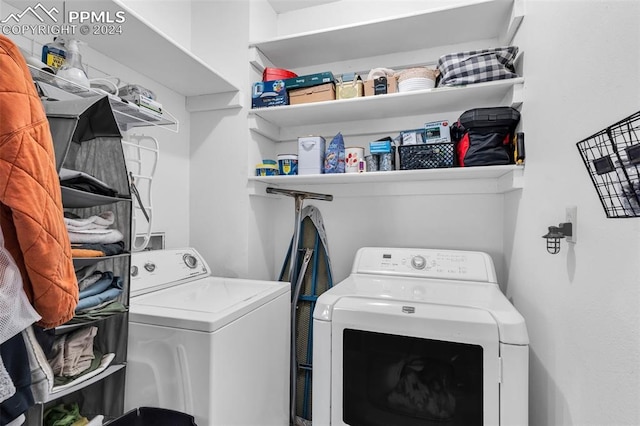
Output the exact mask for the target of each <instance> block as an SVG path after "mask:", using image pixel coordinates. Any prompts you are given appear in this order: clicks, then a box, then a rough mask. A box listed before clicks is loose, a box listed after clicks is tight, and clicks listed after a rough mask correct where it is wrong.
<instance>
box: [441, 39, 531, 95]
mask: <svg viewBox="0 0 640 426" xmlns="http://www.w3.org/2000/svg"><path fill="white" fill-rule="evenodd" d="M517 54H518V47H517V46H506V47H498V48H495V49H484V50H470V51H467V52H460V53H451V54H449V55H444V56H441V57H440V59H439V60H438V70H439V71H440V76H441V79H440V83H439V85H440V86H460V85H464V84H472V83H481V82H484V81H493V80H505V79H508V78H515V77H518V75H517V74H516V72H515V69H514V67H513V62H514V60H515V58H516V55H517Z"/></svg>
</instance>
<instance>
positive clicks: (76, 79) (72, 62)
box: [56, 39, 89, 88]
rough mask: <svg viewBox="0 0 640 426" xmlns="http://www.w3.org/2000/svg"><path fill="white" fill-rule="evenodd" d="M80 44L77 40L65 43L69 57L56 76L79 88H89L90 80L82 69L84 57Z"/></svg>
mask: <svg viewBox="0 0 640 426" xmlns="http://www.w3.org/2000/svg"><path fill="white" fill-rule="evenodd" d="M78 44H79V41H78V40H75V39H71V40H67V41H65V47H66V48H67V56H66V58H65V61H64V64H63V65H62V66H61V67H60V69H59V70H58V72H57V73H56V75H57V76H59V77H62V78H64V79H65V80H69V81H71V82H73V83H75V84H77V85H79V86H82V87H86V88H89V78H88V77H87V73H85V72H84V68H82V56H81V55H80V50H79V49H78Z"/></svg>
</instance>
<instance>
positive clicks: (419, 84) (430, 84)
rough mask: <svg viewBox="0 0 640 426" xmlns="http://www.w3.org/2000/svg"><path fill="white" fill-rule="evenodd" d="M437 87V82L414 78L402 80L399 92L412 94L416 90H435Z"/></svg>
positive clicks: (399, 84) (424, 78)
mask: <svg viewBox="0 0 640 426" xmlns="http://www.w3.org/2000/svg"><path fill="white" fill-rule="evenodd" d="M435 85H436V82H435V80H432V79H430V78H426V77H414V78H408V79H406V80H402V81H401V82H399V83H398V91H399V92H411V91H414V90H424V89H433V88H434V87H435Z"/></svg>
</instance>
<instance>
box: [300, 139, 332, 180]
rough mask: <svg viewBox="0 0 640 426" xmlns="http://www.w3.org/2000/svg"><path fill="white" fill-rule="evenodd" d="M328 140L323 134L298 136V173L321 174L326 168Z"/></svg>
mask: <svg viewBox="0 0 640 426" xmlns="http://www.w3.org/2000/svg"><path fill="white" fill-rule="evenodd" d="M325 146H326V142H325V139H324V138H323V137H322V136H304V137H299V138H298V174H299V175H319V174H322V171H323V170H324V154H325Z"/></svg>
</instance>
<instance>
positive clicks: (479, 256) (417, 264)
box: [351, 247, 497, 283]
mask: <svg viewBox="0 0 640 426" xmlns="http://www.w3.org/2000/svg"><path fill="white" fill-rule="evenodd" d="M351 273H354V274H376V275H394V276H405V277H416V278H433V279H441V280H461V281H476V282H490V283H497V278H496V273H495V268H494V266H493V261H492V260H491V257H490V256H489V255H488V254H487V253H484V252H479V251H462V250H439V249H425V248H388V247H363V248H361V249H360V250H358V253H357V254H356V258H355V260H354V263H353V268H352V270H351Z"/></svg>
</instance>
